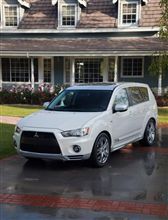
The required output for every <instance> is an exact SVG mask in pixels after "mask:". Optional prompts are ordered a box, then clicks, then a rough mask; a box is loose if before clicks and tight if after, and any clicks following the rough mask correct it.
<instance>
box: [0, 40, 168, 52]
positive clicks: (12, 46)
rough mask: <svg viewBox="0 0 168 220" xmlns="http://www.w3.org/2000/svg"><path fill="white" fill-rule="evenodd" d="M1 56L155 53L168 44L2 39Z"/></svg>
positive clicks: (155, 41)
mask: <svg viewBox="0 0 168 220" xmlns="http://www.w3.org/2000/svg"><path fill="white" fill-rule="evenodd" d="M0 48H1V54H2V55H4V54H5V53H7V52H8V51H9V52H11V51H12V53H14V54H15V52H24V53H25V54H26V53H29V52H42V54H43V55H44V54H45V52H46V53H47V52H50V53H53V55H54V56H57V55H59V54H60V53H61V54H62V53H64V54H72V53H83V54H85V55H86V54H91V53H94V54H101V52H104V53H107V54H113V55H114V54H120V53H124V52H126V53H129V52H130V53H132V52H141V53H142V51H144V54H145V52H151V53H153V52H155V51H158V50H167V51H168V42H167V41H164V42H163V41H161V40H160V39H158V38H129V39H117V38H113V39H109V38H99V39H94V38H87V39H84V38H83V39H80V38H77V39H75V38H72V39H65V38H64V39H1V41H0Z"/></svg>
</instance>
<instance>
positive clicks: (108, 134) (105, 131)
mask: <svg viewBox="0 0 168 220" xmlns="http://www.w3.org/2000/svg"><path fill="white" fill-rule="evenodd" d="M102 133H104V134H106V135H107V136H108V138H109V141H110V150H111V147H112V138H111V135H110V133H109V132H108V131H107V130H104V131H101V132H100V133H99V134H98V136H99V135H100V134H102ZM98 136H97V137H98Z"/></svg>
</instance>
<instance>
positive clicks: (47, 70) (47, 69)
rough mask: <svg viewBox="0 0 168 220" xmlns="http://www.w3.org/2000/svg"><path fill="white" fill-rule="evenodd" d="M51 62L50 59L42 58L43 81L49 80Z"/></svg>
mask: <svg viewBox="0 0 168 220" xmlns="http://www.w3.org/2000/svg"><path fill="white" fill-rule="evenodd" d="M51 72H52V62H51V59H44V82H48V83H50V82H51Z"/></svg>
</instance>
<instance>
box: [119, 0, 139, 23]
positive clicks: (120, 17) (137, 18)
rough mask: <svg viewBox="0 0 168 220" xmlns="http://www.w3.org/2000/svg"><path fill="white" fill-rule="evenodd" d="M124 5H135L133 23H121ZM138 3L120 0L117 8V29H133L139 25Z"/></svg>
mask: <svg viewBox="0 0 168 220" xmlns="http://www.w3.org/2000/svg"><path fill="white" fill-rule="evenodd" d="M124 4H127V5H129V4H136V22H135V23H123V5H124ZM140 6H141V5H140V1H139V0H137V1H135V0H133V1H127V0H121V1H120V4H119V7H118V26H119V27H129V26H133V27H137V26H138V23H139V19H140V10H141V7H140Z"/></svg>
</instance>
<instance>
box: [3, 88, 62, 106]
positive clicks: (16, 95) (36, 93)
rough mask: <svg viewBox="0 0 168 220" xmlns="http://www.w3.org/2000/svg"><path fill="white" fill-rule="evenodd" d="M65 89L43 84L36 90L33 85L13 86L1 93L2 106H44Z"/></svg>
mask: <svg viewBox="0 0 168 220" xmlns="http://www.w3.org/2000/svg"><path fill="white" fill-rule="evenodd" d="M64 88H65V86H64V85H56V86H52V85H50V84H41V85H39V87H38V88H37V89H36V90H33V89H32V87H31V85H22V86H13V87H12V88H10V89H2V90H1V91H0V104H35V105H42V104H43V103H44V102H46V101H51V100H52V99H53V98H54V97H55V96H56V95H58V93H59V92H60V91H61V90H63V89H64Z"/></svg>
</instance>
